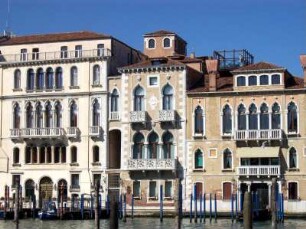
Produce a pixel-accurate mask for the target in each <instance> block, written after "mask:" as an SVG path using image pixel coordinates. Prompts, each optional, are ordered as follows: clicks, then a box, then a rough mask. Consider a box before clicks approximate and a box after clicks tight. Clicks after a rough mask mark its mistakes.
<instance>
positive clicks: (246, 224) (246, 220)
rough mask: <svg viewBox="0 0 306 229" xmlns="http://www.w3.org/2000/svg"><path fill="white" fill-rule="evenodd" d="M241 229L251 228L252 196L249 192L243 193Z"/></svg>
mask: <svg viewBox="0 0 306 229" xmlns="http://www.w3.org/2000/svg"><path fill="white" fill-rule="evenodd" d="M243 228H244V229H252V228H253V214H252V196H251V193H250V192H245V193H244V201H243Z"/></svg>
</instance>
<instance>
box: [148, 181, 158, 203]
mask: <svg viewBox="0 0 306 229" xmlns="http://www.w3.org/2000/svg"><path fill="white" fill-rule="evenodd" d="M149 199H154V200H155V199H157V193H156V181H150V183H149Z"/></svg>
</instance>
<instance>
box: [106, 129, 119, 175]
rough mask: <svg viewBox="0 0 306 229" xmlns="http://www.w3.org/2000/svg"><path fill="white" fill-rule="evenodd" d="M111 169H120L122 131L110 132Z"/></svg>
mask: <svg viewBox="0 0 306 229" xmlns="http://www.w3.org/2000/svg"><path fill="white" fill-rule="evenodd" d="M108 152H109V155H108V167H109V169H120V165H121V131H120V130H111V131H110V132H109V150H108Z"/></svg>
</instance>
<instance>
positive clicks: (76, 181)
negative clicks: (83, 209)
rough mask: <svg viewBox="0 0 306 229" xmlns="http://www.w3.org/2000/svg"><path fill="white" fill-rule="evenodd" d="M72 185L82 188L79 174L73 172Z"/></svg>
mask: <svg viewBox="0 0 306 229" xmlns="http://www.w3.org/2000/svg"><path fill="white" fill-rule="evenodd" d="M71 187H72V188H80V183H79V174H71Z"/></svg>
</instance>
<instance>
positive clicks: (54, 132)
mask: <svg viewBox="0 0 306 229" xmlns="http://www.w3.org/2000/svg"><path fill="white" fill-rule="evenodd" d="M10 132H11V133H10V136H11V138H20V137H22V138H48V137H61V136H64V135H65V130H64V129H63V128H61V127H46V128H23V129H11V130H10Z"/></svg>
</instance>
